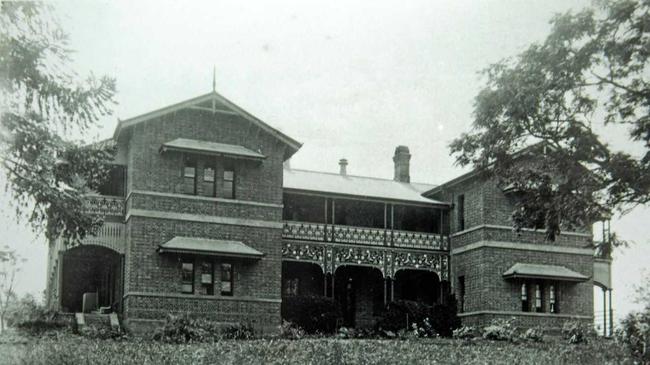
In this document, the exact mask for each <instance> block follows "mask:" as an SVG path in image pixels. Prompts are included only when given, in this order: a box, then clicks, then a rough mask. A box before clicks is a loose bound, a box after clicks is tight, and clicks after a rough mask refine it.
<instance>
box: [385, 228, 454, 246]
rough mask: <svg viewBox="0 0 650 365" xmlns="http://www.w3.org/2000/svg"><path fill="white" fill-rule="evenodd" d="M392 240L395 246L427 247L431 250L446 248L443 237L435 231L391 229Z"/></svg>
mask: <svg viewBox="0 0 650 365" xmlns="http://www.w3.org/2000/svg"><path fill="white" fill-rule="evenodd" d="M392 242H393V245H395V246H396V247H414V248H428V249H432V250H444V249H446V248H445V244H444V241H443V237H442V236H441V235H440V234H437V233H423V232H411V231H393V240H392Z"/></svg>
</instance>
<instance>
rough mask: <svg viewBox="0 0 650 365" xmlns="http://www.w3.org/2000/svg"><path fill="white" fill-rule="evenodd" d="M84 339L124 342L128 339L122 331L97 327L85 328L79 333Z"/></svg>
mask: <svg viewBox="0 0 650 365" xmlns="http://www.w3.org/2000/svg"><path fill="white" fill-rule="evenodd" d="M79 334H81V335H82V336H84V337H88V338H92V339H97V340H124V339H126V338H127V336H126V333H125V332H124V331H122V330H119V329H115V328H112V327H103V326H102V327H95V326H85V327H83V328H82V329H81V331H79Z"/></svg>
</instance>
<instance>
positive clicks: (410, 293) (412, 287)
mask: <svg viewBox="0 0 650 365" xmlns="http://www.w3.org/2000/svg"><path fill="white" fill-rule="evenodd" d="M394 289H395V294H394V299H395V300H398V299H402V300H412V301H416V302H421V303H424V304H427V305H433V304H435V303H440V301H441V299H442V298H441V294H442V292H441V284H440V279H439V278H438V275H437V274H436V273H435V272H432V271H426V270H412V269H404V270H399V271H398V272H397V273H396V274H395V285H394Z"/></svg>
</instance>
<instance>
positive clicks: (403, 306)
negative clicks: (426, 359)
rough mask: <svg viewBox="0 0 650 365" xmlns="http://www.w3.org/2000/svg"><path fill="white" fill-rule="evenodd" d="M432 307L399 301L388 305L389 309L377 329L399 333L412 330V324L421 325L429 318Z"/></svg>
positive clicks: (381, 318) (379, 321)
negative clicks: (402, 330)
mask: <svg viewBox="0 0 650 365" xmlns="http://www.w3.org/2000/svg"><path fill="white" fill-rule="evenodd" d="M430 313H431V307H430V306H428V305H426V304H424V303H420V302H414V301H410V300H397V301H394V302H391V303H389V304H388V307H387V308H386V310H385V311H384V313H383V314H382V316H381V317H380V319H379V320H378V321H377V325H376V327H377V328H378V329H379V330H383V331H393V332H396V331H399V330H401V329H410V328H411V326H412V324H413V323H415V324H419V323H422V321H424V319H425V318H428V317H429V315H430Z"/></svg>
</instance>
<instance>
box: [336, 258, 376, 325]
mask: <svg viewBox="0 0 650 365" xmlns="http://www.w3.org/2000/svg"><path fill="white" fill-rule="evenodd" d="M334 277H335V279H334V280H335V283H334V291H335V294H334V298H335V299H336V300H337V301H338V302H339V304H340V305H341V312H342V314H343V325H344V326H346V327H357V328H364V327H372V326H373V325H374V323H375V321H376V317H377V316H378V315H380V314H381V312H382V310H383V309H384V295H385V294H384V278H383V275H382V273H381V271H380V270H379V269H377V268H373V267H365V266H341V267H339V268H337V269H336V272H335V274H334Z"/></svg>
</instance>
